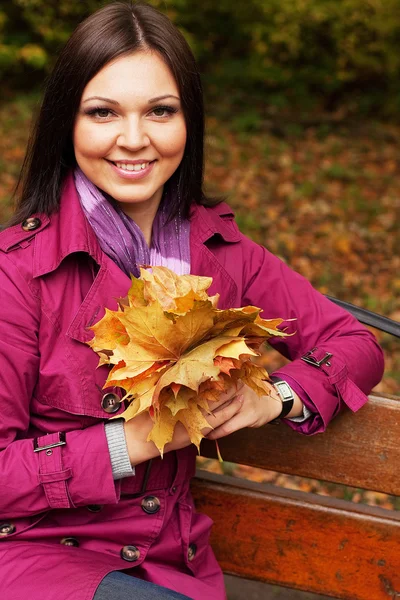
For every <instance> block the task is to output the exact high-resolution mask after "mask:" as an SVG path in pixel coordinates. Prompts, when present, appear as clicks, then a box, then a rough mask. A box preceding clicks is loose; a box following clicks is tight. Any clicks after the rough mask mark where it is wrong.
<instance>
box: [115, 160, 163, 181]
mask: <svg viewBox="0 0 400 600" xmlns="http://www.w3.org/2000/svg"><path fill="white" fill-rule="evenodd" d="M105 160H106V161H107V162H108V164H109V165H110V166H111V168H112V169H113V171H114V172H115V174H116V175H117V176H118V177H122V178H123V179H129V180H131V181H133V180H136V179H143V178H144V177H147V175H149V174H150V173H151V171H152V170H153V167H154V165H155V164H156V162H157V160H143V161H141V160H135V161H127V162H124V161H122V160H121V161H112V160H108V159H105Z"/></svg>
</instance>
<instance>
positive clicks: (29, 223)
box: [21, 217, 42, 231]
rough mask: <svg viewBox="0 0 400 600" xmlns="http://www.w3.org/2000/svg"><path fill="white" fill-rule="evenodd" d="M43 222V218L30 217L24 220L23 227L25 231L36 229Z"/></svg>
mask: <svg viewBox="0 0 400 600" xmlns="http://www.w3.org/2000/svg"><path fill="white" fill-rule="evenodd" d="M41 224H42V222H41V220H40V219H38V218H37V217H29V219H25V221H23V222H22V225H21V227H22V229H23V230H24V231H35V229H37V228H38V227H40V226H41Z"/></svg>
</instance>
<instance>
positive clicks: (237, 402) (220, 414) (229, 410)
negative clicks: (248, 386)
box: [205, 394, 243, 435]
mask: <svg viewBox="0 0 400 600" xmlns="http://www.w3.org/2000/svg"><path fill="white" fill-rule="evenodd" d="M242 406H243V396H242V395H241V394H239V395H238V396H236V397H235V398H234V399H233V400H231V401H229V402H227V403H226V404H225V405H224V406H223V407H221V408H220V409H218V410H217V411H215V413H211V415H207V416H206V419H207V421H208V422H209V423H210V425H211V427H212V428H213V429H216V428H218V427H220V426H221V425H222V423H225V421H229V420H230V419H232V417H233V416H234V415H235V414H236V413H237V412H238V411H239V410H240V409H241V408H242ZM205 435H207V433H206V434H205Z"/></svg>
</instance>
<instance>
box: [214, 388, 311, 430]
mask: <svg viewBox="0 0 400 600" xmlns="http://www.w3.org/2000/svg"><path fill="white" fill-rule="evenodd" d="M267 385H268V387H269V388H270V394H269V395H267V396H261V397H260V396H258V395H257V394H256V393H255V392H253V390H252V389H251V388H250V387H249V386H248V385H244V386H243V389H242V390H241V391H240V394H241V396H242V399H241V401H240V407H239V410H238V411H236V413H235V414H234V415H233V416H232V418H230V419H226V420H224V422H223V423H222V424H220V425H219V426H217V425H216V426H215V427H214V430H213V431H211V433H209V434H208V435H207V439H209V440H217V439H219V438H221V437H225V436H226V435H229V434H230V433H233V432H234V431H237V430H238V429H243V428H244V427H261V426H262V425H265V423H269V422H270V421H273V420H274V419H276V418H277V417H278V416H279V415H280V413H281V410H282V400H281V398H280V396H279V394H278V392H277V391H276V389H275V388H274V386H273V385H272V384H267ZM293 395H294V397H295V401H294V405H293V408H292V410H291V411H290V413H289V415H288V416H290V417H296V416H299V415H301V413H302V411H303V403H302V401H301V400H300V398H299V396H298V395H297V394H296V393H294V394H293ZM218 410H220V409H216V410H215V411H214V414H215V415H216V416H217V415H218ZM210 422H211V423H212V421H210Z"/></svg>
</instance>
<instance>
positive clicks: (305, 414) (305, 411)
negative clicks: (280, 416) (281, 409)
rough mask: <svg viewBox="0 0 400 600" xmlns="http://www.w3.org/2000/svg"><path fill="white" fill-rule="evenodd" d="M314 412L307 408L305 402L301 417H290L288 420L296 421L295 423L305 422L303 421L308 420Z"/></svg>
mask: <svg viewBox="0 0 400 600" xmlns="http://www.w3.org/2000/svg"><path fill="white" fill-rule="evenodd" d="M312 414H313V413H312V412H311V410H310V409H309V408H307V406H306V405H305V404H303V414H302V415H300V416H299V417H290V419H288V421H294V422H295V423H303V421H306V420H307V419H308V418H310V417H311V415H312Z"/></svg>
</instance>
